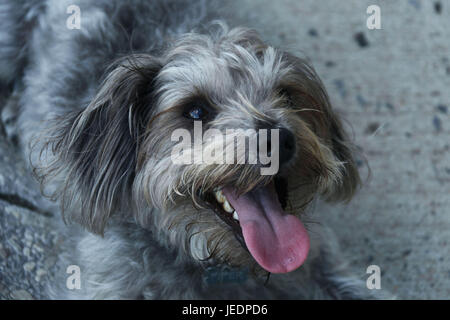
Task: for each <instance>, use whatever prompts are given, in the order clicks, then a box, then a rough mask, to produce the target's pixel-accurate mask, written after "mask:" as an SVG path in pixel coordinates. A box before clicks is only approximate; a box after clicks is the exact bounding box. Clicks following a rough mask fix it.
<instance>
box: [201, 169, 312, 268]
mask: <svg viewBox="0 0 450 320" xmlns="http://www.w3.org/2000/svg"><path fill="white" fill-rule="evenodd" d="M204 199H205V200H206V202H207V203H208V205H209V206H210V208H211V209H212V210H213V211H214V212H215V213H216V214H217V216H218V217H219V218H220V219H222V220H223V221H224V222H225V223H226V224H227V225H228V226H230V228H231V229H232V230H233V232H234V234H235V235H236V238H237V239H238V240H239V241H240V242H241V244H242V245H243V247H244V248H246V249H247V250H248V251H249V252H250V254H251V255H252V256H253V258H254V259H255V260H256V262H258V264H259V265H260V266H261V267H263V268H264V269H265V270H267V271H269V272H273V273H285V272H290V271H293V270H295V269H297V268H298V267H299V266H301V265H302V264H303V262H304V261H305V259H306V257H307V255H308V251H309V237H308V233H307V231H306V229H305V227H304V225H303V223H302V222H301V221H300V219H298V218H297V217H295V216H293V215H290V214H287V213H286V212H285V211H284V208H285V207H286V203H287V201H286V200H287V190H286V184H285V183H283V180H282V179H279V178H277V179H274V181H272V182H270V183H269V184H268V185H266V186H263V187H258V188H255V189H254V190H252V191H250V192H247V193H245V194H242V195H239V194H238V193H237V190H236V189H235V188H233V187H228V186H227V187H224V188H222V189H220V190H216V191H215V192H214V193H208V194H207V195H206V196H205V197H204Z"/></svg>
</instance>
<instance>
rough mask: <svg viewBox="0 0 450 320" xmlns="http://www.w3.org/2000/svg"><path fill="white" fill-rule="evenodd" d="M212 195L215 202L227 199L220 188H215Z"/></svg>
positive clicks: (222, 201)
mask: <svg viewBox="0 0 450 320" xmlns="http://www.w3.org/2000/svg"><path fill="white" fill-rule="evenodd" d="M214 195H215V197H216V200H217V202H219V203H224V202H225V201H226V200H227V199H226V198H225V196H224V195H223V193H222V190H217V191H216V192H214Z"/></svg>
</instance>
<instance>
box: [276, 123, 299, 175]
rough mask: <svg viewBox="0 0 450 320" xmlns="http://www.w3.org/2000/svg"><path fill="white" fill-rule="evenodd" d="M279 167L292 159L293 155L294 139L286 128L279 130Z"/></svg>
mask: <svg viewBox="0 0 450 320" xmlns="http://www.w3.org/2000/svg"><path fill="white" fill-rule="evenodd" d="M279 152H280V166H281V165H283V164H285V163H286V162H288V161H289V160H291V159H292V157H293V156H294V154H295V137H294V135H293V134H292V132H291V131H289V130H288V129H286V128H280V151H279Z"/></svg>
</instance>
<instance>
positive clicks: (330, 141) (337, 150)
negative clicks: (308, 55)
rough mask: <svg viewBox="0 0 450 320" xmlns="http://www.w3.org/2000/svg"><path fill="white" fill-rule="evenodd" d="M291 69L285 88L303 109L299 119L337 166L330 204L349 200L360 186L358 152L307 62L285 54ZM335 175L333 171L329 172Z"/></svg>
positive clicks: (329, 188) (326, 191) (329, 198)
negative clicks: (357, 163) (356, 160)
mask: <svg viewBox="0 0 450 320" xmlns="http://www.w3.org/2000/svg"><path fill="white" fill-rule="evenodd" d="M285 58H286V60H287V64H288V65H289V68H290V69H291V72H290V75H288V76H287V78H286V81H285V83H284V85H283V86H284V87H286V88H288V91H289V94H290V98H291V99H293V100H295V104H296V105H297V106H299V107H300V109H301V110H299V111H301V112H299V113H298V114H299V116H300V117H301V118H302V120H304V121H305V122H306V123H307V124H308V126H309V128H311V130H312V131H313V132H314V134H315V135H316V136H317V137H318V138H319V141H320V143H322V144H323V145H325V146H326V147H327V149H329V150H331V152H332V155H333V158H334V159H331V160H332V161H331V163H333V162H334V163H337V164H338V166H337V167H336V169H337V170H338V175H337V177H336V175H334V176H335V179H333V183H331V184H330V186H329V187H327V188H326V190H324V194H325V196H326V199H327V200H329V201H338V200H350V199H351V198H352V196H353V195H354V193H355V191H356V190H357V188H358V186H359V184H360V177H359V173H358V168H357V166H356V163H355V159H354V152H355V148H354V145H353V143H351V141H350V139H349V137H348V136H347V133H346V132H345V130H344V128H343V126H342V122H341V120H340V118H339V115H338V114H337V113H336V112H335V111H334V110H333V109H332V107H331V104H330V101H329V97H328V94H327V92H326V89H325V86H324V85H323V83H322V81H321V80H320V78H319V76H318V75H317V74H316V72H315V70H314V68H313V67H312V66H311V65H310V64H309V63H308V62H307V61H305V60H304V59H301V58H298V57H295V56H292V55H290V54H286V55H285ZM328 171H334V170H328Z"/></svg>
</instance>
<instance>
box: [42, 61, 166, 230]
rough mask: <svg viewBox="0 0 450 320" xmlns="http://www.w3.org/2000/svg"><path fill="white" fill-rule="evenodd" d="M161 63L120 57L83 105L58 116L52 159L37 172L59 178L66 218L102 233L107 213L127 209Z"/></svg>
mask: <svg viewBox="0 0 450 320" xmlns="http://www.w3.org/2000/svg"><path fill="white" fill-rule="evenodd" d="M160 68H161V64H160V63H159V61H158V60H157V59H156V58H154V57H152V56H149V55H133V56H130V57H127V58H125V59H121V60H120V61H118V62H116V63H115V64H113V66H112V67H111V69H110V70H111V71H110V72H109V73H108V74H107V76H106V78H105V80H104V81H103V83H102V84H101V86H100V89H99V91H98V93H97V94H96V96H95V97H94V99H93V100H92V101H91V103H90V104H89V105H88V106H87V107H86V108H85V109H84V110H81V111H77V112H73V113H70V114H68V115H64V116H63V117H60V118H59V119H58V120H57V121H56V125H54V126H53V127H52V135H51V137H52V138H50V139H47V141H46V148H45V150H47V151H48V150H51V155H52V156H51V159H52V160H51V161H50V163H47V166H46V167H44V168H43V171H42V168H41V170H39V172H38V176H40V177H41V178H42V182H43V183H44V184H45V183H47V182H48V181H47V180H49V179H52V178H56V180H58V181H59V183H60V185H59V187H58V189H57V190H56V192H55V193H54V196H56V197H58V198H59V200H60V201H61V205H62V209H63V213H64V218H67V217H68V218H69V219H70V220H72V221H76V222H78V223H80V224H81V225H83V226H84V227H86V228H87V229H88V230H90V231H92V232H95V233H99V234H102V233H103V230H104V227H105V224H106V222H107V220H108V218H109V216H110V215H111V213H112V212H113V211H118V210H126V209H127V206H128V205H129V204H128V203H127V199H129V198H130V196H129V193H130V192H131V187H130V186H131V185H132V181H133V179H134V176H135V167H136V158H137V153H138V152H139V144H140V139H141V137H142V133H143V131H144V130H145V128H146V124H147V122H148V120H149V117H150V112H151V106H152V103H153V101H152V100H153V99H152V96H153V94H154V81H155V77H156V75H157V74H158V72H159V70H160ZM47 153H48V152H47Z"/></svg>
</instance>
